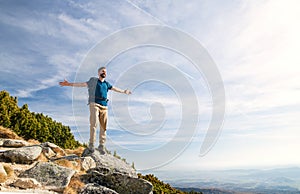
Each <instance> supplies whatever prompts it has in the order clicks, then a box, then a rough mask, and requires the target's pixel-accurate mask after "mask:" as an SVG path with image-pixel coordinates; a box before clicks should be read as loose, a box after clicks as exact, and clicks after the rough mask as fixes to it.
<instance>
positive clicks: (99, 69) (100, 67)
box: [98, 67, 106, 72]
mask: <svg viewBox="0 0 300 194" xmlns="http://www.w3.org/2000/svg"><path fill="white" fill-rule="evenodd" d="M102 69H106V67H100V68H99V69H98V72H99V71H101V70H102Z"/></svg>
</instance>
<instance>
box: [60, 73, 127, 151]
mask: <svg viewBox="0 0 300 194" xmlns="http://www.w3.org/2000/svg"><path fill="white" fill-rule="evenodd" d="M105 78H106V68H105V67H100V68H99V69H98V78H96V77H91V78H90V80H89V81H87V82H77V83H70V82H68V81H67V80H64V81H63V82H59V85H61V86H73V87H88V92H89V107H90V140H89V149H90V150H91V151H92V150H94V144H95V142H96V128H97V124H96V122H97V119H99V123H100V137H99V147H98V149H99V151H100V153H102V154H105V153H106V151H105V142H106V125H107V101H108V99H107V92H108V90H113V91H115V92H119V93H124V94H127V95H129V94H131V91H129V90H121V89H119V88H116V87H114V86H112V85H111V84H110V83H109V82H107V81H105Z"/></svg>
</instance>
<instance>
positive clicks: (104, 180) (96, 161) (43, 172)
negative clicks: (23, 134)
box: [0, 139, 153, 194]
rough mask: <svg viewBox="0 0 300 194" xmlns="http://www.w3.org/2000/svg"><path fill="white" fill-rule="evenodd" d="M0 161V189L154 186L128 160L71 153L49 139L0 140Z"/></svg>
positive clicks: (113, 191)
mask: <svg viewBox="0 0 300 194" xmlns="http://www.w3.org/2000/svg"><path fill="white" fill-rule="evenodd" d="M81 153H83V154H81ZM0 162H1V163H0V184H1V185H0V192H2V191H5V192H23V193H71V194H72V193H82V194H88V193H106V194H117V193H120V194H131V193H135V194H151V193H152V189H153V186H152V184H151V183H150V182H148V181H146V180H144V179H141V178H138V176H137V173H136V171H135V169H134V168H132V167H131V166H130V165H129V164H128V163H126V162H125V161H123V160H121V159H119V158H117V157H114V156H112V155H110V154H101V153H100V152H99V151H98V150H96V149H95V150H88V149H86V150H83V148H82V152H79V153H76V154H74V153H72V152H71V151H70V150H69V151H65V150H64V149H62V148H60V147H58V146H57V145H55V144H53V143H50V142H46V143H38V144H36V143H35V144H34V143H29V142H26V141H24V140H13V139H0Z"/></svg>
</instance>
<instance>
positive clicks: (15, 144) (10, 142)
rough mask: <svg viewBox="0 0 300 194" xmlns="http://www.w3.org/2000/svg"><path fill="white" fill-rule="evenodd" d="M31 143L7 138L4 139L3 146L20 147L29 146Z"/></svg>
mask: <svg viewBox="0 0 300 194" xmlns="http://www.w3.org/2000/svg"><path fill="white" fill-rule="evenodd" d="M28 145H29V143H28V142H26V141H23V140H16V139H6V140H4V141H3V145H2V146H3V147H14V148H19V147H23V146H28Z"/></svg>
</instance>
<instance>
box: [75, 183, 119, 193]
mask: <svg viewBox="0 0 300 194" xmlns="http://www.w3.org/2000/svg"><path fill="white" fill-rule="evenodd" d="M90 193H93V194H118V193H117V192H116V191H114V190H112V189H109V188H106V187H103V186H101V185H97V184H94V183H89V184H86V185H85V187H84V188H83V189H82V191H81V192H80V194H90Z"/></svg>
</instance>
